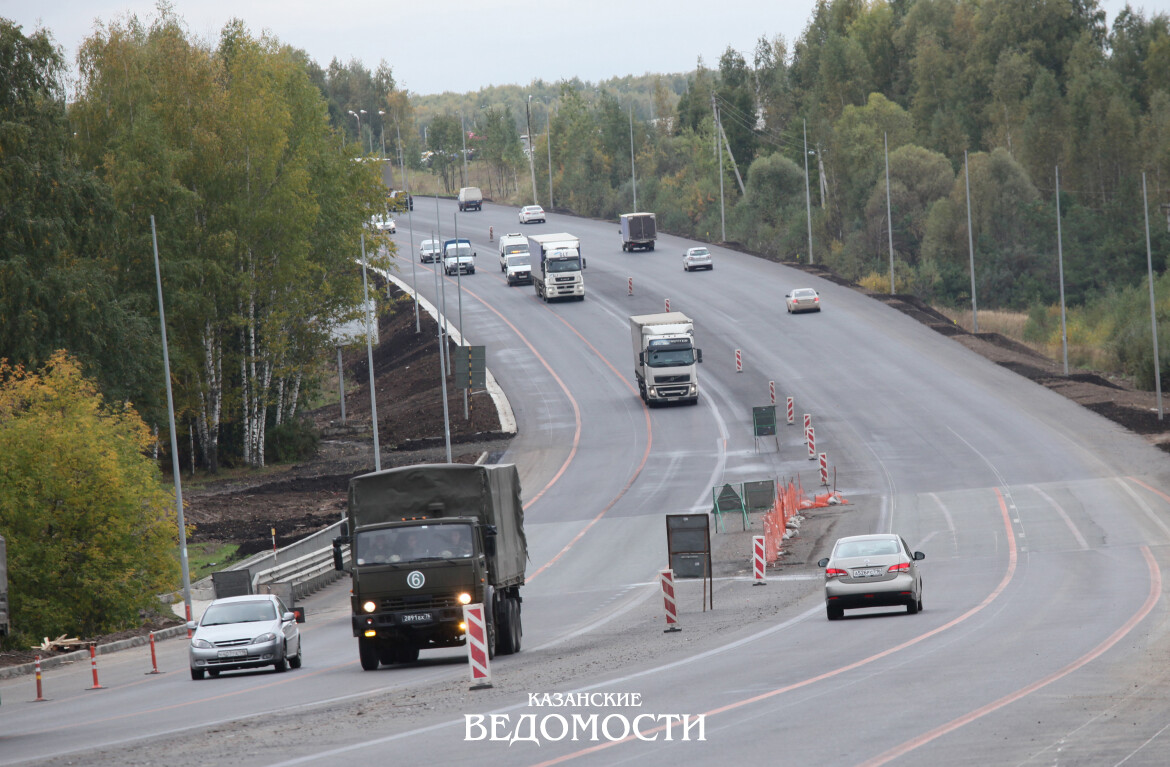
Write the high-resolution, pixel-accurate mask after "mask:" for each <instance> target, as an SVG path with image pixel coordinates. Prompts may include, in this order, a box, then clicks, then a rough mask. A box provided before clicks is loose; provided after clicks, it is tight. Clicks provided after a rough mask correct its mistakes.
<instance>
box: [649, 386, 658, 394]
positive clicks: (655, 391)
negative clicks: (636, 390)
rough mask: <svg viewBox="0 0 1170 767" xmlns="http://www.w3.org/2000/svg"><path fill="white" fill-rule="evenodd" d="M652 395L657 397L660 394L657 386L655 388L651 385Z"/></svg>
mask: <svg viewBox="0 0 1170 767" xmlns="http://www.w3.org/2000/svg"><path fill="white" fill-rule="evenodd" d="M650 396H651V397H657V396H658V389H657V388H655V387H653V386H651V387H650Z"/></svg>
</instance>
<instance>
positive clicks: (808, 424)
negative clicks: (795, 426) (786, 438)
mask: <svg viewBox="0 0 1170 767" xmlns="http://www.w3.org/2000/svg"><path fill="white" fill-rule="evenodd" d="M811 428H812V416H811V415H809V414H808V413H805V414H804V433H805V434H808V430H809V429H811Z"/></svg>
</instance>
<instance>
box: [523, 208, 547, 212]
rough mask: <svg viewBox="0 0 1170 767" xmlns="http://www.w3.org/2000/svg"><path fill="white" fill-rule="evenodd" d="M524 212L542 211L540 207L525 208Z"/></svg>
mask: <svg viewBox="0 0 1170 767" xmlns="http://www.w3.org/2000/svg"><path fill="white" fill-rule="evenodd" d="M524 212H525V213H542V212H543V211H542V210H541V209H540V208H525V209H524Z"/></svg>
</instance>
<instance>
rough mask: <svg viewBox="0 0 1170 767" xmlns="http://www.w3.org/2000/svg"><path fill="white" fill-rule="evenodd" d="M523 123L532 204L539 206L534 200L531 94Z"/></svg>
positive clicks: (534, 173)
mask: <svg viewBox="0 0 1170 767" xmlns="http://www.w3.org/2000/svg"><path fill="white" fill-rule="evenodd" d="M524 122H525V124H526V125H527V126H528V171H529V172H530V173H531V174H532V204H533V205H539V204H540V200H538V199H536V165H534V164H533V160H532V155H533V154H535V152H534V151H533V150H534V149H535V147H534V145H533V143H532V94H531V93H529V94H528V101H527V102H525V104H524Z"/></svg>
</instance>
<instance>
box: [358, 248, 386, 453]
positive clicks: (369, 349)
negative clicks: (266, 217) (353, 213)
mask: <svg viewBox="0 0 1170 767" xmlns="http://www.w3.org/2000/svg"><path fill="white" fill-rule="evenodd" d="M361 238H362V299H363V303H362V314H364V315H365V318H366V361H367V363H368V364H369V367H370V424H371V425H372V426H373V427H374V471H381V470H382V447H381V445H379V444H378V398H377V396H376V394H377V392H376V391H375V389H374V340H373V332H372V331H371V330H370V315H371V314H373V313H372V312H371V311H370V289H369V286H368V284H367V282H366V233H365V232H362V235H361ZM377 317H378V316H377V315H376V314H375V315H374V321H377Z"/></svg>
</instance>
